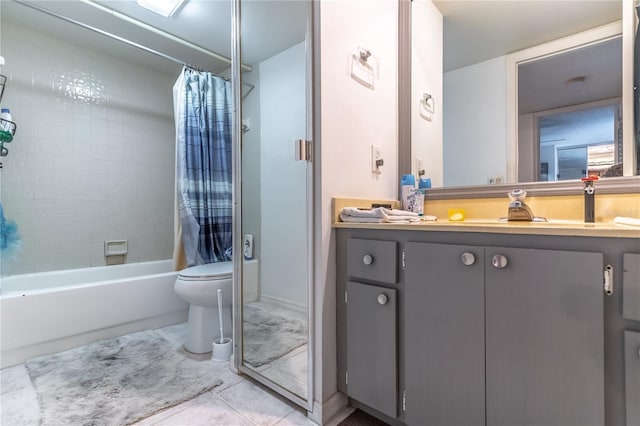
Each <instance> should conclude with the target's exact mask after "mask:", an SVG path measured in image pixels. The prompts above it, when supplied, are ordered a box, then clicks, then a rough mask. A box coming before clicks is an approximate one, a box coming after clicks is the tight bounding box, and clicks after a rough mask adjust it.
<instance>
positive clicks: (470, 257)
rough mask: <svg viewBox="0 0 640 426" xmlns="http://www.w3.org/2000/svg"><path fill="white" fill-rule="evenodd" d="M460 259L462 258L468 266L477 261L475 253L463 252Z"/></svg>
mask: <svg viewBox="0 0 640 426" xmlns="http://www.w3.org/2000/svg"><path fill="white" fill-rule="evenodd" d="M460 259H462V263H463V264H464V265H467V266H471V265H473V264H474V263H476V257H475V256H474V255H473V253H468V252H467V253H462V256H461V257H460Z"/></svg>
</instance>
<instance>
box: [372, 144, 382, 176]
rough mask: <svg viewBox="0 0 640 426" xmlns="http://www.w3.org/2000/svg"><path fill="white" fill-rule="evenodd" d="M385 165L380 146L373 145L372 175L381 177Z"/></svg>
mask: <svg viewBox="0 0 640 426" xmlns="http://www.w3.org/2000/svg"><path fill="white" fill-rule="evenodd" d="M383 164H384V162H383V160H382V151H381V150H380V147H379V146H378V145H373V144H372V145H371V173H374V174H376V175H379V174H380V173H382V169H380V167H381V166H382V165H383Z"/></svg>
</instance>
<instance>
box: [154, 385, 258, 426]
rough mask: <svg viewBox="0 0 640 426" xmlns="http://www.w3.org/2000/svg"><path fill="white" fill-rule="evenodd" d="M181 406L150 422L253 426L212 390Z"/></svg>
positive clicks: (180, 425) (169, 425)
mask: <svg viewBox="0 0 640 426" xmlns="http://www.w3.org/2000/svg"><path fill="white" fill-rule="evenodd" d="M182 406H183V409H182V410H180V411H178V412H177V413H175V414H173V415H170V416H167V417H164V418H163V419H161V420H159V421H158V422H156V423H152V424H153V425H156V426H184V425H189V426H196V425H219V426H253V423H252V422H251V421H250V420H249V419H247V418H246V417H243V416H242V415H241V414H240V413H239V412H237V411H236V410H235V409H233V408H232V407H231V406H229V404H227V403H226V402H225V401H223V400H222V399H220V398H219V397H218V396H217V395H216V394H214V393H212V392H207V393H204V394H202V395H200V396H199V397H197V398H194V399H192V400H191V401H188V402H186V403H184V404H182Z"/></svg>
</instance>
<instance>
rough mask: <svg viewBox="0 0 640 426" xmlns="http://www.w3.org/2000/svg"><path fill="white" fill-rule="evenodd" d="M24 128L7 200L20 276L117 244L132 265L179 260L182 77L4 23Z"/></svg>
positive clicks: (91, 256)
mask: <svg viewBox="0 0 640 426" xmlns="http://www.w3.org/2000/svg"><path fill="white" fill-rule="evenodd" d="M1 31H2V33H1V39H0V40H1V41H2V45H1V49H2V55H3V56H4V58H5V60H6V65H5V66H4V67H3V74H5V75H7V77H8V81H7V87H6V90H5V94H4V97H3V105H2V106H3V108H10V109H11V113H12V116H13V119H14V121H15V122H16V123H18V132H17V134H16V137H15V139H14V141H13V142H12V143H11V145H10V146H9V151H10V152H9V156H7V157H5V158H4V159H3V163H4V166H3V169H2V189H1V191H2V193H1V196H2V203H3V206H4V209H5V215H6V216H7V217H8V218H9V219H13V220H15V221H16V222H17V224H18V229H19V233H20V235H21V236H22V247H21V250H20V252H19V254H18V255H17V256H13V257H9V256H3V258H2V265H1V266H2V274H3V275H13V274H19V273H27V272H39V271H47V270H58V269H73V268H82V267H88V266H96V265H104V264H105V258H104V254H103V250H104V248H103V244H104V241H105V240H114V239H126V240H128V242H129V254H128V255H127V259H126V261H127V262H139V261H149V260H161V259H168V258H170V257H171V253H172V248H173V231H172V230H173V202H174V196H173V192H174V170H175V167H174V161H175V160H174V159H175V154H174V149H175V148H174V127H173V112H172V95H171V88H172V86H173V83H174V80H175V76H170V75H165V74H162V73H159V72H156V71H154V70H151V69H148V68H143V67H140V66H137V65H134V64H132V63H129V62H125V61H122V60H119V59H117V58H114V57H111V56H108V55H104V54H101V53H99V52H98V51H96V50H88V49H85V48H81V47H79V46H75V45H72V44H69V43H66V42H63V41H59V40H57V39H55V38H53V37H51V36H49V35H47V34H42V33H38V32H35V31H32V30H30V29H26V28H23V27H20V26H16V25H13V24H11V23H7V22H2V30H1Z"/></svg>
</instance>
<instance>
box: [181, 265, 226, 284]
mask: <svg viewBox="0 0 640 426" xmlns="http://www.w3.org/2000/svg"><path fill="white" fill-rule="evenodd" d="M232 274H233V262H217V263H207V264H205V265H198V266H192V267H190V268H187V269H183V270H182V271H180V274H179V277H180V278H187V279H191V280H194V279H200V280H211V279H222V278H231V276H232Z"/></svg>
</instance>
